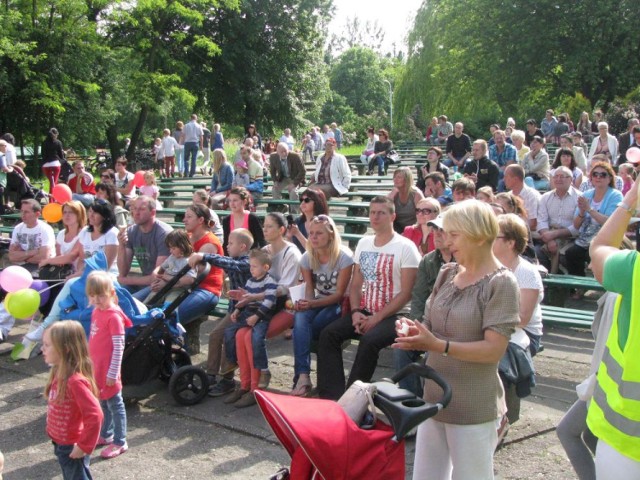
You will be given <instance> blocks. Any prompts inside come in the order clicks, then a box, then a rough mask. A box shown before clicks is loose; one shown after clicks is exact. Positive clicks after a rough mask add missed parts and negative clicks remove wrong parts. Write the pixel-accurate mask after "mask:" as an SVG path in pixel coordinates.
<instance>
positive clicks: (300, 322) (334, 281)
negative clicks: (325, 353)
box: [291, 215, 353, 397]
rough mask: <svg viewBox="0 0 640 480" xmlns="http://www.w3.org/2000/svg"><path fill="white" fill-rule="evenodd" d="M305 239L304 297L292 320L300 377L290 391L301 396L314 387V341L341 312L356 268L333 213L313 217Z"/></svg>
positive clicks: (297, 367) (296, 306) (296, 368)
mask: <svg viewBox="0 0 640 480" xmlns="http://www.w3.org/2000/svg"><path fill="white" fill-rule="evenodd" d="M306 243H307V251H306V253H305V254H304V255H302V259H301V260H300V270H301V272H302V278H303V279H304V282H305V297H304V299H303V300H298V301H297V302H296V305H295V309H296V314H295V317H294V324H293V352H294V359H295V364H294V373H295V377H296V378H297V381H296V384H295V387H294V389H293V390H292V392H291V394H292V395H295V396H300V397H303V396H307V395H309V393H310V391H311V388H312V384H311V379H310V377H309V373H310V372H311V341H312V340H318V338H319V337H320V332H321V331H322V329H323V328H324V327H326V326H327V325H329V324H330V323H331V322H333V321H334V320H336V319H338V318H340V317H341V316H342V300H343V298H344V296H345V295H346V293H347V287H348V285H349V281H350V280H351V273H352V272H353V252H351V250H349V248H347V247H346V246H344V245H342V244H341V241H340V233H339V232H338V229H337V228H336V225H335V223H333V220H331V218H330V217H328V216H326V215H318V216H314V217H313V218H312V219H311V221H310V227H309V240H308V241H307V242H306ZM294 381H295V380H294Z"/></svg>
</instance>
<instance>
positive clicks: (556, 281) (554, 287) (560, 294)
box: [542, 274, 604, 307]
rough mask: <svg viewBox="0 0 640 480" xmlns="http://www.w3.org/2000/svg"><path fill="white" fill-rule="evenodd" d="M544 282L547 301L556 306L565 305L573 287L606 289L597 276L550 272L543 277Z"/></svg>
mask: <svg viewBox="0 0 640 480" xmlns="http://www.w3.org/2000/svg"><path fill="white" fill-rule="evenodd" d="M542 284H543V285H544V287H545V303H547V304H549V305H554V306H556V307H563V306H564V304H565V302H566V301H567V298H568V297H569V290H571V289H580V290H585V291H586V290H596V291H604V287H603V286H602V285H601V284H600V283H599V282H598V281H597V280H596V279H595V278H593V277H579V276H576V275H559V274H549V275H547V276H546V277H544V278H543V279H542Z"/></svg>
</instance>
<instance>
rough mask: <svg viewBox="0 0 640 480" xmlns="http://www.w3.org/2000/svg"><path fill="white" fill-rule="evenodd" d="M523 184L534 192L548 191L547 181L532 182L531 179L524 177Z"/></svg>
mask: <svg viewBox="0 0 640 480" xmlns="http://www.w3.org/2000/svg"><path fill="white" fill-rule="evenodd" d="M524 184H525V185H527V186H528V187H531V188H535V189H536V190H549V180H544V179H543V180H534V179H533V178H532V177H524Z"/></svg>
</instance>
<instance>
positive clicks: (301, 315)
mask: <svg viewBox="0 0 640 480" xmlns="http://www.w3.org/2000/svg"><path fill="white" fill-rule="evenodd" d="M341 316H342V309H341V306H340V305H339V304H337V303H336V304H333V305H328V306H326V307H318V308H310V309H309V310H305V311H303V312H296V314H295V317H294V320H293V356H294V360H295V363H294V373H295V376H296V378H297V377H298V375H300V374H301V373H306V374H308V373H311V340H319V339H320V332H322V329H323V328H324V327H326V326H327V325H329V324H330V323H331V322H333V321H334V320H337V319H338V318H340V317H341Z"/></svg>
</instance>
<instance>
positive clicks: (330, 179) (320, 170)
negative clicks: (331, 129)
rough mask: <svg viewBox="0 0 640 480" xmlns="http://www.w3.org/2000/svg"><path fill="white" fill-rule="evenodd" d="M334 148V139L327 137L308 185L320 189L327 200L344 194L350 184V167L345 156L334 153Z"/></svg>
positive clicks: (335, 144)
mask: <svg viewBox="0 0 640 480" xmlns="http://www.w3.org/2000/svg"><path fill="white" fill-rule="evenodd" d="M336 148H337V143H336V140H335V139H334V138H328V139H327V141H326V142H325V145H324V155H321V156H320V157H318V160H317V161H316V169H315V171H314V172H313V173H312V174H311V181H310V185H313V186H314V188H315V189H317V190H322V192H323V193H324V195H325V197H326V198H327V200H329V199H331V197H339V196H340V195H344V194H345V193H347V192H348V191H349V187H350V186H351V169H350V168H349V164H348V163H347V159H346V158H345V156H344V155H341V154H339V153H336Z"/></svg>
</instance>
